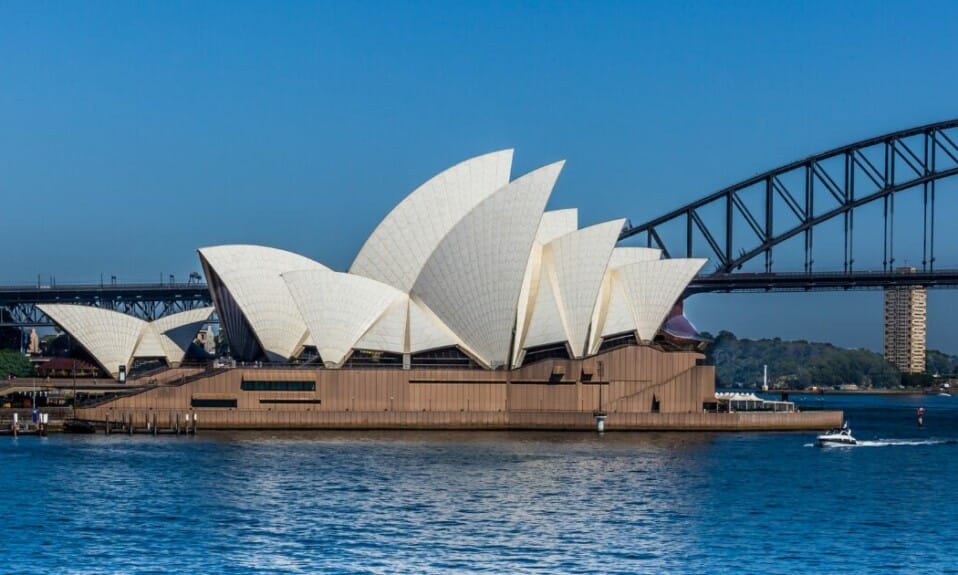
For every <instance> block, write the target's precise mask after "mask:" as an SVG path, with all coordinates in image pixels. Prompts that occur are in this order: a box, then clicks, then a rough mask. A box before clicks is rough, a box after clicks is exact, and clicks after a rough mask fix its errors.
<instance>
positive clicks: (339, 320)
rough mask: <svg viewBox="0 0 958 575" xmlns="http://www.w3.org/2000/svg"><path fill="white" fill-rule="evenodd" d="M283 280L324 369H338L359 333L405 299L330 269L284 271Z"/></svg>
mask: <svg viewBox="0 0 958 575" xmlns="http://www.w3.org/2000/svg"><path fill="white" fill-rule="evenodd" d="M283 280H285V281H286V285H287V287H289V292H290V293H291V294H292V296H293V301H294V302H296V306H297V307H298V308H299V311H300V313H301V314H302V317H303V320H304V321H305V322H306V326H307V327H308V328H309V332H310V334H312V337H313V341H314V342H315V344H316V349H317V351H319V356H320V357H321V358H322V359H323V362H324V363H325V364H326V365H327V366H328V367H340V366H341V365H342V364H343V362H344V361H345V360H346V358H347V357H348V356H349V354H350V352H351V351H352V349H353V347H354V346H355V345H356V342H358V341H359V339H360V338H361V337H362V336H363V334H364V333H366V332H367V331H368V330H369V328H371V327H372V326H373V324H375V323H376V321H377V320H378V319H379V318H380V317H382V315H383V314H384V313H385V312H386V310H387V309H389V307H390V306H391V305H392V304H393V303H395V302H397V301H401V300H403V299H404V298H405V297H406V295H405V294H404V293H402V292H401V291H399V290H397V289H396V288H394V287H392V286H389V285H386V284H384V283H381V282H378V281H376V280H371V279H369V278H365V277H362V276H357V275H352V274H346V273H340V272H334V271H330V270H304V271H292V272H286V273H284V274H283Z"/></svg>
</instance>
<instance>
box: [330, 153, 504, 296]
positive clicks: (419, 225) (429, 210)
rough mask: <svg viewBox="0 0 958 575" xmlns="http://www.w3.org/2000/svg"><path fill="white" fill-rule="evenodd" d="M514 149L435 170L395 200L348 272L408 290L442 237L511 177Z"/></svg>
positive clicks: (407, 291)
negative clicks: (408, 192)
mask: <svg viewBox="0 0 958 575" xmlns="http://www.w3.org/2000/svg"><path fill="white" fill-rule="evenodd" d="M511 171H512V150H501V151H498V152H492V153H490V154H484V155H482V156H477V157H475V158H471V159H469V160H466V161H464V162H461V163H459V164H456V165H455V166H453V167H451V168H449V169H447V170H445V171H443V172H441V173H439V174H438V175H436V176H435V177H433V178H432V179H430V180H429V181H427V182H426V183H424V184H423V185H421V186H419V188H417V189H416V190H415V191H413V192H412V193H411V194H409V195H408V196H407V197H406V198H405V199H404V200H403V201H402V202H400V203H399V205H397V206H396V207H395V208H393V210H392V211H391V212H389V214H388V215H387V216H386V217H385V218H384V219H383V221H382V222H381V223H380V224H379V226H377V227H376V229H375V230H374V231H373V233H372V234H371V235H370V236H369V238H368V239H367V240H366V243H365V244H364V245H363V247H362V249H360V251H359V254H357V255H356V259H355V260H354V261H353V265H352V267H351V268H350V270H349V273H352V274H357V275H361V276H365V277H368V278H371V279H374V280H377V281H380V282H383V283H385V284H389V285H391V286H393V287H395V288H396V289H399V290H400V291H403V292H406V293H409V291H410V290H411V289H412V287H413V285H415V283H416V280H417V279H418V277H419V275H420V273H421V272H422V269H423V267H424V266H425V265H426V261H427V260H428V259H429V258H430V257H431V256H432V254H433V252H434V251H435V250H436V248H437V247H438V246H439V244H440V242H441V241H442V240H443V238H444V237H445V236H446V235H447V234H448V233H449V231H450V230H451V229H452V228H453V227H454V226H456V224H458V223H459V222H460V221H461V220H462V218H463V217H464V216H465V215H466V214H467V213H469V212H470V211H471V210H472V209H473V208H475V207H476V206H477V205H478V204H479V203H481V202H482V201H483V200H485V199H486V198H488V197H489V196H490V195H492V194H493V193H495V192H496V191H497V190H499V189H500V188H502V187H503V186H506V185H507V184H508V183H509V175H510V173H511Z"/></svg>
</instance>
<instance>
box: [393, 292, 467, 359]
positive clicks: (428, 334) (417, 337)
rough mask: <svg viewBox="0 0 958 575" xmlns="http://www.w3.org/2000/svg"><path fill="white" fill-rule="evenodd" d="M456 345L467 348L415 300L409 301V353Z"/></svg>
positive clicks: (428, 310) (427, 309)
mask: <svg viewBox="0 0 958 575" xmlns="http://www.w3.org/2000/svg"><path fill="white" fill-rule="evenodd" d="M453 345H457V346H460V347H462V348H464V349H467V350H468V347H467V346H466V345H464V344H463V343H462V341H461V340H460V339H459V338H458V337H456V334H454V333H452V331H451V330H450V329H449V328H448V327H447V326H446V325H444V324H443V323H442V320H440V319H439V318H438V317H436V314H435V313H433V312H432V310H430V309H429V308H428V307H427V306H426V305H425V304H423V303H422V302H421V301H418V300H417V299H416V298H410V300H409V345H408V346H407V349H408V351H409V353H420V352H423V351H429V350H431V349H439V348H442V347H449V346H453Z"/></svg>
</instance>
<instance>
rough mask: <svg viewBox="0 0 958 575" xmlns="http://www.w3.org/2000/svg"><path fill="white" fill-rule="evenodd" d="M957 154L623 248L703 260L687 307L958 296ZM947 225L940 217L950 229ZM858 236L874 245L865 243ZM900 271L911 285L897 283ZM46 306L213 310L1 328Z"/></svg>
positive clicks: (774, 193) (675, 226) (821, 164)
mask: <svg viewBox="0 0 958 575" xmlns="http://www.w3.org/2000/svg"><path fill="white" fill-rule="evenodd" d="M956 142H958V119H956V120H949V121H946V122H939V123H935V124H928V125H924V126H918V127H915V128H911V129H908V130H902V131H898V132H894V133H890V134H885V135H882V136H877V137H874V138H870V139H868V140H863V141H860V142H856V143H853V144H849V145H847V146H843V147H840V148H836V149H834V150H830V151H828V152H824V153H822V154H818V155H815V156H811V157H808V158H805V159H803V160H798V161H796V162H793V163H790V164H787V165H785V166H782V167H780V168H776V169H774V170H770V171H768V172H765V173H762V174H759V175H757V176H754V177H752V178H749V179H747V180H745V181H743V182H740V183H738V184H735V185H733V186H729V187H727V188H724V189H722V190H719V191H717V192H715V193H713V194H710V195H708V196H705V197H703V198H701V199H699V200H697V201H695V202H692V203H690V204H688V205H686V206H683V207H681V208H678V209H676V210H674V211H672V212H669V213H667V214H665V215H663V216H661V217H658V218H655V219H653V220H650V221H648V222H646V223H643V224H639V225H632V224H631V223H629V224H627V225H626V227H625V228H624V229H623V231H622V234H621V236H620V243H622V244H632V245H635V244H637V243H638V244H643V245H646V246H648V247H653V248H658V249H661V250H662V254H663V256H664V257H703V256H704V257H707V258H709V261H710V262H711V267H709V268H708V269H705V270H703V272H702V273H701V274H700V275H699V276H698V277H697V278H695V279H694V280H693V281H692V282H691V284H690V285H689V287H688V290H687V292H686V295H691V294H695V293H704V292H743V291H745V292H749V291H751V292H757V291H762V292H774V291H819V290H851V289H884V288H888V287H894V286H905V285H921V286H925V287H958V269H942V268H940V267H939V266H937V265H936V255H935V254H936V247H939V246H940V245H944V244H942V243H941V242H945V243H948V244H954V241H953V236H952V235H951V234H949V233H947V232H948V231H950V230H949V229H947V228H946V229H945V230H944V231H942V230H941V229H939V228H940V225H939V224H940V222H941V221H942V214H941V213H936V203H938V201H939V198H942V197H945V196H949V194H950V195H951V196H952V198H953V199H958V197H956V196H958V189H956V190H954V192H953V193H950V192H947V191H946V190H945V189H942V188H943V187H944V183H945V181H946V180H947V179H948V178H951V177H952V176H956V175H958V145H956ZM956 180H958V178H956ZM954 181H955V180H951V182H954ZM906 194H907V195H909V197H910V199H912V200H914V198H915V197H916V195H917V197H918V199H919V201H918V202H917V206H918V209H914V206H912V207H911V209H908V210H902V209H901V208H899V212H898V215H897V217H896V200H898V203H899V204H901V203H902V201H903V199H904V196H905V195H906ZM900 198H901V199H900ZM951 203H953V204H955V206H958V202H955V201H952V202H951ZM954 216H955V214H951V213H946V214H945V217H947V218H948V221H952V220H954V219H955V218H954ZM856 226H857V227H856ZM896 228H897V230H898V231H899V243H900V241H901V237H902V236H903V235H910V236H912V240H913V244H915V245H920V247H919V248H918V251H919V252H920V254H919V253H915V254H914V255H913V257H912V260H911V261H915V262H916V263H915V264H914V265H904V266H903V265H900V263H899V259H896V247H898V243H896ZM875 229H880V230H881V232H882V233H881V236H880V237H879V238H878V240H879V241H880V243H881V252H880V258H881V261H880V266H879V265H877V264H876V265H873V266H870V267H862V266H861V265H860V264H857V263H856V254H857V253H859V252H860V251H862V250H863V249H867V250H870V251H875V252H877V250H876V249H875V248H876V245H875V244H876V242H875V235H877V234H872V233H871V232H873V231H874V230H875ZM861 230H867V231H868V233H869V234H870V235H868V237H867V238H864V239H863V237H862V236H863V233H862V231H861ZM915 237H917V240H915ZM816 240H818V241H816ZM862 243H864V244H866V245H865V248H862V247H861V244H862ZM796 244H797V245H796ZM912 247H913V248H914V246H912ZM856 248H857V249H858V251H856ZM839 249H840V250H841V251H840V252H839ZM899 251H900V248H899ZM823 253H824V254H826V255H827V256H828V257H830V258H832V259H833V261H832V263H833V264H834V265H835V269H822V268H823V266H821V265H819V266H816V262H815V259H816V254H823ZM919 258H920V260H919ZM918 262H920V265H918ZM901 267H907V268H909V270H908V271H909V272H910V273H901V272H900V269H899V268H901ZM194 279H195V280H196V281H193V280H194ZM42 303H78V304H86V305H93V306H98V307H104V308H109V309H113V310H116V311H121V312H124V313H129V314H132V315H136V316H137V317H140V318H142V319H147V320H153V319H157V318H159V317H162V316H164V315H167V314H171V313H176V312H180V311H185V310H188V309H193V308H196V307H202V306H207V305H210V304H211V299H210V295H209V291H208V289H207V286H206V284H204V283H203V282H202V281H200V280H199V278H191V281H190V282H188V283H179V284H177V283H173V282H170V283H168V284H164V283H159V284H117V283H115V282H110V283H109V284H103V283H101V284H94V285H55V284H52V283H51V285H41V284H40V283H39V282H38V283H37V285H31V286H10V287H0V327H2V326H17V327H31V326H42V325H52V322H50V320H49V319H48V318H46V317H45V316H44V315H43V314H42V313H41V312H40V311H39V309H37V307H36V306H37V304H42Z"/></svg>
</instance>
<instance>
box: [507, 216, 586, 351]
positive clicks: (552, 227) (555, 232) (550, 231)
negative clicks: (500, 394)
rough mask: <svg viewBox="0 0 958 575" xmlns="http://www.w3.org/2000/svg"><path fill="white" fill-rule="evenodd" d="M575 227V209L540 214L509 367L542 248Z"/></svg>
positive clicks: (528, 312)
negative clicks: (540, 217)
mask: <svg viewBox="0 0 958 575" xmlns="http://www.w3.org/2000/svg"><path fill="white" fill-rule="evenodd" d="M578 227H579V210H577V209H575V208H571V209H565V210H550V211H548V212H545V213H543V214H542V219H541V220H540V221H539V228H538V229H537V230H536V241H535V242H534V243H533V244H532V249H531V250H530V253H529V261H528V263H527V264H526V272H525V274H524V275H523V277H522V289H521V290H520V291H519V309H518V311H517V312H516V342H517V343H518V345H516V346H515V349H514V350H513V358H512V365H513V366H514V367H518V365H519V356H520V354H521V353H522V342H524V341H525V339H526V332H527V331H528V328H529V320H530V319H531V317H532V312H533V308H534V306H535V296H536V293H537V292H538V289H539V278H540V272H541V268H542V248H543V246H544V245H545V244H547V243H549V242H551V241H552V240H553V239H555V238H557V237H559V236H562V235H564V234H567V233H570V232H574V231H575V230H576V228H578Z"/></svg>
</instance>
